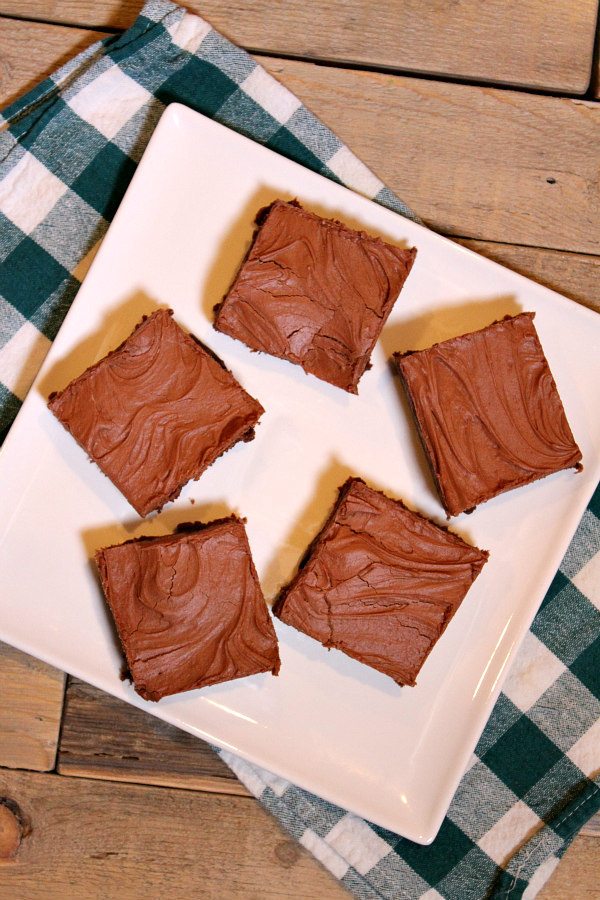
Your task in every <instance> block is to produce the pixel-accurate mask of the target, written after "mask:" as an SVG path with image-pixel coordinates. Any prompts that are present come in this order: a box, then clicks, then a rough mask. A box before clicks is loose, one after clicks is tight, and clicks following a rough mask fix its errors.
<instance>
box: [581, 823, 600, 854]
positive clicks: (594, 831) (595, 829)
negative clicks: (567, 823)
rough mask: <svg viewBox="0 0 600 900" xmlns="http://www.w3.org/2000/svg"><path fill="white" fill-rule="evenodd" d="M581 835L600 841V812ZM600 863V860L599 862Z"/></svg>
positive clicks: (585, 826)
mask: <svg viewBox="0 0 600 900" xmlns="http://www.w3.org/2000/svg"><path fill="white" fill-rule="evenodd" d="M581 834H584V835H586V836H587V837H595V838H598V839H600V812H597V813H596V815H595V816H593V817H592V818H591V819H590V820H589V822H587V823H586V824H585V825H584V826H583V828H582V829H581ZM599 863H600V860H599Z"/></svg>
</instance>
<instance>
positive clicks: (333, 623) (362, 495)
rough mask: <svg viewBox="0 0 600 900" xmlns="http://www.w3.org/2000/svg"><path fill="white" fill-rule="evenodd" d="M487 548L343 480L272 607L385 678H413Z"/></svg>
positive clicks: (400, 680)
mask: <svg viewBox="0 0 600 900" xmlns="http://www.w3.org/2000/svg"><path fill="white" fill-rule="evenodd" d="M487 558H488V553H487V551H485V550H478V549H477V547H472V546H471V545H469V544H467V543H465V541H463V540H462V539H461V538H460V537H458V535H455V534H452V532H450V531H448V530H447V529H446V528H440V527H439V526H438V525H435V524H434V523H433V522H430V521H429V520H428V519H426V518H424V517H423V516H421V515H419V514H418V513H415V512H412V511H411V510H409V509H407V508H406V506H404V504H403V503H402V502H401V501H399V500H392V499H390V498H389V497H387V496H386V495H385V494H382V493H381V492H380V491H375V490H373V489H372V488H370V487H368V486H367V485H366V484H365V483H364V481H362V480H361V479H360V478H350V479H349V480H348V481H347V482H346V483H345V484H344V485H342V487H341V488H340V494H339V498H338V501H337V503H336V505H335V507H334V509H333V512H332V513H331V515H330V517H329V519H328V521H327V523H326V524H325V526H324V528H323V530H322V531H321V532H320V534H319V535H318V536H317V538H316V539H315V540H314V542H313V543H312V545H311V546H310V547H309V549H308V552H307V554H306V556H305V558H304V560H303V561H302V563H301V564H300V569H299V571H298V574H297V575H296V577H295V578H294V579H293V580H292V582H291V583H290V584H289V585H288V586H287V587H286V588H284V590H283V591H282V592H281V594H280V595H279V597H278V599H277V602H276V604H275V606H274V607H273V612H274V614H275V615H276V616H278V617H279V618H280V619H281V621H282V622H285V623H286V624H288V625H292V626H293V627H294V628H297V629H298V630H299V631H303V632H304V633H305V634H307V635H309V636H310V637H312V638H314V639H315V640H317V641H320V642H321V643H322V644H323V645H324V646H325V647H336V648H337V649H338V650H342V651H343V652H344V653H346V654H347V655H348V656H351V657H353V658H354V659H357V660H358V661H359V662H362V663H365V664H366V665H368V666H372V667H373V668H374V669H377V670H378V671H379V672H383V674H384V675H389V677H390V678H393V679H394V681H396V682H397V683H398V684H400V685H414V684H416V678H417V675H418V673H419V671H420V669H421V667H422V666H423V663H424V662H425V660H426V659H427V657H428V656H429V653H430V652H431V650H432V649H433V647H434V645H435V644H436V642H437V641H438V640H439V638H440V636H441V634H442V632H443V631H444V629H445V628H446V626H447V625H448V622H449V621H450V619H451V618H452V616H453V615H454V613H455V612H456V610H457V609H458V607H459V606H460V604H461V603H462V601H463V599H464V597H465V594H466V593H467V591H468V590H469V588H470V587H471V584H472V583H473V582H474V581H475V578H476V577H477V576H478V575H479V572H480V571H481V569H482V567H483V565H484V564H485V562H486V561H487Z"/></svg>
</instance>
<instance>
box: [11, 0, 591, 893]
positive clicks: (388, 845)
mask: <svg viewBox="0 0 600 900" xmlns="http://www.w3.org/2000/svg"><path fill="white" fill-rule="evenodd" d="M171 101H179V102H181V103H186V104H187V105H189V106H191V107H193V108H194V109H196V110H199V111H200V112H202V113H204V114H205V115H209V116H212V117H213V118H215V119H217V120H218V121H220V122H222V123H224V124H226V125H228V126H230V127H232V128H235V129H236V130H238V131H241V132H243V133H244V134H246V135H249V136H250V137H252V138H254V139H255V140H257V141H260V142H262V143H264V144H266V145H267V146H268V147H271V148H272V149H273V150H276V151H278V152H280V153H283V154H284V155H286V156H289V157H291V158H292V159H294V160H296V161H298V162H300V163H303V164H304V165H306V166H308V167H310V168H311V169H314V170H316V171H317V172H321V173H322V174H324V175H326V176H328V177H329V178H334V179H337V180H338V181H340V182H342V183H343V184H346V185H347V186H349V187H351V188H354V189H355V190H358V191H360V192H362V193H364V194H366V195H367V196H369V197H372V198H373V199H374V200H376V201H377V202H379V203H383V204H385V205H387V206H389V207H391V208H392V209H394V210H396V211H398V212H400V213H402V214H404V215H407V216H410V217H412V218H414V215H413V213H411V212H410V210H408V209H407V207H406V206H404V204H403V203H401V201H399V200H398V199H397V198H396V197H395V196H394V195H393V194H392V193H391V192H390V191H389V190H388V189H387V188H386V187H385V186H384V185H383V184H382V182H381V181H379V179H378V178H377V177H376V176H375V175H373V174H372V173H371V172H370V171H369V170H368V169H367V168H366V167H365V166H364V165H363V164H362V163H361V162H360V161H359V160H358V159H357V158H356V157H355V156H353V155H352V153H351V152H350V151H349V150H348V148H347V147H345V146H344V145H343V144H342V143H341V142H340V141H339V140H338V138H337V137H336V136H335V135H334V134H332V132H331V131H329V129H327V128H326V127H325V126H324V125H323V124H322V123H321V122H320V121H318V119H316V118H315V117H314V116H313V115H312V114H311V113H310V112H309V111H308V110H307V109H305V107H304V106H302V104H301V103H300V101H299V100H298V99H297V98H296V97H295V96H294V95H293V94H291V93H290V92H289V91H288V90H286V89H285V88H284V87H283V86H282V85H280V84H279V83H278V82H276V81H275V80H274V79H273V78H271V77H270V76H269V75H268V74H267V73H266V72H265V71H264V69H262V68H261V67H260V66H258V65H257V64H256V63H255V62H254V60H253V59H252V58H251V57H250V56H248V55H247V54H246V53H245V52H243V51H241V50H239V49H238V48H236V47H234V46H233V45H232V44H231V43H229V42H228V41H227V40H225V39H224V38H223V37H222V36H221V35H219V34H218V33H216V32H215V31H214V30H213V29H212V28H211V27H210V26H209V25H208V24H207V23H206V22H204V21H203V20H202V19H200V18H198V17H197V16H193V15H190V14H188V13H186V12H185V11H184V10H183V9H181V8H180V7H177V6H175V5H173V4H171V3H169V2H161V0H152V2H150V3H148V4H147V5H146V6H145V7H144V9H143V11H142V14H141V15H140V17H139V18H138V20H137V21H136V22H135V24H134V25H133V26H132V27H131V28H130V29H129V31H127V32H125V33H124V34H122V35H120V36H114V37H109V38H107V39H106V40H104V41H101V42H100V43H98V44H95V45H94V46H92V47H90V48H89V49H87V50H86V51H84V52H83V53H82V54H80V55H79V56H77V57H76V58H75V59H73V60H72V61H71V62H70V63H68V64H67V65H66V66H63V68H62V69H60V70H59V71H58V72H57V73H55V74H54V75H53V76H51V77H50V78H48V79H47V80H46V81H44V82H43V83H42V84H40V85H39V86H38V87H36V88H34V89H33V90H32V91H31V92H30V93H29V94H27V95H26V96H25V97H24V98H22V99H21V100H19V101H17V102H16V103H14V104H13V105H12V106H10V107H9V108H8V109H6V110H5V111H4V114H3V117H1V118H0V160H1V161H0V382H2V383H1V384H0V415H1V419H0V424H1V426H2V430H3V433H5V432H6V430H7V429H8V427H9V425H10V422H11V421H12V418H13V417H14V415H15V413H16V412H17V410H18V407H19V405H20V403H21V401H22V400H23V398H24V396H25V394H26V393H27V390H28V388H29V386H30V384H31V381H32V380H33V377H34V376H35V374H36V372H37V369H38V368H39V365H40V364H41V362H42V360H43V358H44V355H45V353H46V351H47V349H48V347H49V346H50V342H51V341H52V339H53V338H54V336H55V335H56V332H57V330H58V328H59V326H60V323H61V321H62V319H63V317H64V315H65V313H66V311H67V309H68V308H69V306H70V304H71V302H72V300H73V298H74V296H75V294H76V292H77V289H78V287H79V284H80V279H81V278H82V276H83V273H84V271H85V269H86V265H87V262H88V261H89V258H90V256H91V254H92V253H93V250H94V248H95V247H96V245H97V244H98V242H99V240H100V239H101V238H102V236H103V234H104V233H105V231H106V229H107V227H108V223H109V222H110V220H111V218H112V216H113V215H114V213H115V210H116V208H117V206H118V205H119V202H120V200H121V198H122V196H123V193H124V191H125V189H126V187H127V184H128V183H129V181H130V179H131V176H132V175H133V172H134V170H135V167H136V163H137V162H138V160H139V158H140V156H141V154H142V152H143V150H144V147H145V145H146V143H147V141H148V139H149V137H150V134H151V133H152V130H153V128H154V125H155V123H156V121H157V119H158V117H159V116H160V114H161V113H162V111H163V110H164V108H165V105H166V104H168V103H169V102H171ZM599 714H600V491H597V492H596V495H595V497H594V498H593V500H592V502H591V504H590V506H589V508H588V510H587V511H586V513H585V515H584V516H583V519H582V520H581V523H580V525H579V528H578V531H577V534H576V535H575V537H574V539H573V542H572V544H571V546H570V548H569V551H568V552H567V554H566V556H565V558H564V560H563V562H562V564H561V567H560V570H559V572H558V573H557V575H556V577H555V579H554V582H553V584H552V587H551V588H550V590H549V592H548V594H547V596H546V598H545V600H544V603H543V605H542V607H541V609H540V611H539V613H538V615H537V617H536V619H535V622H534V624H533V625H532V628H531V630H530V631H529V633H528V634H527V637H526V639H525V641H524V644H523V646H522V648H521V650H520V653H519V655H518V657H517V659H516V662H515V664H514V666H513V668H512V671H511V673H510V675H509V678H508V681H507V683H506V685H505V688H504V691H503V693H502V695H501V697H500V699H499V700H498V702H497V704H496V706H495V708H494V711H493V713H492V716H491V718H490V721H489V722H488V725H487V727H486V729H485V731H484V733H483V735H482V737H481V739H480V741H479V744H478V746H477V748H476V751H475V754H474V755H473V757H472V759H471V762H470V765H469V768H468V770H467V772H466V773H465V775H464V777H463V779H462V782H461V784H460V787H459V789H458V792H457V794H456V797H455V798H454V801H453V803H452V806H451V808H450V811H449V813H448V816H447V818H446V819H445V821H444V824H443V826H442V829H441V831H440V833H439V835H438V837H437V838H436V840H435V841H434V843H433V844H432V845H431V846H430V847H421V846H418V845H416V844H413V843H411V842H410V841H407V840H405V839H403V838H400V837H398V836H397V835H395V834H391V833H390V832H388V831H385V830H384V829H382V828H379V827H377V826H374V825H372V824H370V823H368V822H365V821H364V820H362V819H360V818H358V817H357V816H355V815H352V814H350V813H347V812H346V811H345V810H343V809H338V808H336V807H334V806H332V805H331V804H329V803H325V802H324V801H322V800H320V799H319V798H317V797H314V796H312V795H310V794H308V793H307V792H305V791H302V790H300V789H298V788H297V787H295V786H294V785H291V784H289V783H287V782H285V781H284V780H282V779H280V778H276V777H274V776H273V775H271V774H270V773H267V772H264V771H262V770H260V769H258V768H257V767H255V766H251V765H249V764H248V763H246V762H243V761H242V760H240V759H238V758H236V757H234V756H232V755H231V754H228V753H226V752H223V751H219V752H220V755H221V757H222V758H223V759H224V760H225V761H226V762H227V763H228V764H229V765H230V766H231V768H232V769H233V770H234V771H235V772H236V774H237V775H238V776H239V777H240V778H241V780H242V781H243V782H244V783H245V784H246V786H247V787H248V788H249V789H250V790H251V791H252V792H253V793H254V794H255V795H256V796H257V797H259V798H260V800H261V802H262V803H263V804H264V806H265V807H266V808H267V809H268V810H270V811H271V812H272V813H273V814H274V815H275V816H276V817H277V818H278V819H279V821H280V822H281V823H282V824H283V825H284V826H285V827H286V828H287V829H288V831H289V832H291V834H292V835H294V837H296V838H297V839H298V841H299V842H300V843H301V844H302V845H303V846H304V847H306V848H307V849H309V850H310V851H311V852H312V853H314V854H315V856H316V857H317V858H318V859H319V860H321V862H322V863H324V865H325V866H327V868H329V870H330V871H331V872H332V873H333V874H334V875H335V876H336V877H337V878H339V879H340V880H341V881H342V883H343V884H344V885H345V886H346V887H347V888H348V889H349V890H350V891H352V892H354V893H355V894H356V895H357V896H358V897H363V898H373V897H384V898H408V900H417V898H420V900H425V898H426V900H434V898H439V897H445V898H453V900H454V898H455V900H469V898H483V897H486V898H489V897H498V898H511V900H515V898H517V897H527V898H531V897H533V896H535V894H536V893H537V891H538V890H539V888H540V887H541V886H542V884H543V883H544V882H545V880H546V879H547V878H548V877H549V875H550V874H551V872H552V871H553V869H554V867H555V866H556V865H557V863H558V860H559V859H560V857H561V855H562V853H563V852H564V851H565V849H566V847H567V846H568V844H569V842H570V841H571V840H572V838H573V836H574V835H575V834H576V833H577V831H578V829H579V828H580V827H581V826H582V825H583V823H584V822H585V821H586V820H587V819H588V818H589V817H590V816H591V815H592V813H594V812H595V811H596V810H597V809H598V808H599V807H600V789H599V787H598V775H597V770H598V769H600V724H599V719H600V715H599ZM594 779H596V780H594Z"/></svg>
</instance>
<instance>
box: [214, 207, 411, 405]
mask: <svg viewBox="0 0 600 900" xmlns="http://www.w3.org/2000/svg"><path fill="white" fill-rule="evenodd" d="M257 222H258V223H259V224H260V228H259V230H258V232H257V233H256V236H255V240H254V244H253V246H252V247H251V249H250V252H249V254H248V257H247V258H246V260H245V262H244V263H243V264H242V267H241V269H240V271H239V273H238V276H237V278H236V280H235V282H234V284H233V286H232V288H231V290H230V292H229V294H228V295H227V297H226V298H225V300H224V301H223V302H222V303H221V304H220V305H219V306H217V307H216V319H215V328H216V329H217V330H218V331H224V332H225V333H226V334H229V335H231V336H232V337H234V338H238V340H240V341H243V342H244V343H245V344H247V345H248V346H249V347H251V348H252V349H253V350H262V351H264V352H265V353H270V354H271V355H272V356H278V357H280V358H282V359H287V360H289V361H290V362H293V363H296V364H298V365H300V366H302V368H303V369H304V371H305V372H310V373H312V374H313V375H316V376H317V378H321V379H323V380H324V381H328V382H330V383H331V384H334V385H337V386H338V387H341V388H343V389H344V390H346V391H349V392H350V393H353V394H356V393H357V385H358V381H359V379H360V377H361V375H362V374H363V372H364V371H365V368H367V366H368V363H369V357H370V355H371V351H372V350H373V347H374V345H375V342H376V341H377V338H378V337H379V334H380V332H381V329H382V328H383V325H384V323H385V320H386V319H387V317H388V315H389V313H390V311H391V309H392V306H393V304H394V302H395V300H396V298H397V297H398V294H399V293H400V289H401V288H402V285H403V284H404V282H405V280H406V277H407V275H408V273H409V272H410V270H411V267H412V264H413V262H414V259H415V255H416V252H417V251H416V250H414V249H412V250H401V249H400V248H399V247H394V246H392V245H390V244H386V243H384V242H383V241H382V240H380V239H379V238H373V237H370V236H369V235H367V234H365V233H364V232H362V231H354V230H353V229H351V228H348V227H347V226H345V225H343V224H342V223H341V222H337V221H334V220H332V219H320V218H319V217H318V216H316V215H313V214H312V213H310V212H308V211H307V210H305V209H303V208H302V207H301V206H300V205H299V204H298V203H297V202H293V203H284V202H283V201H281V200H276V201H275V203H273V204H272V206H270V207H269V208H267V210H263V211H262V212H261V213H259V216H258V218H257Z"/></svg>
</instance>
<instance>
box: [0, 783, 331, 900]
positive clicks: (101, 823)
mask: <svg viewBox="0 0 600 900" xmlns="http://www.w3.org/2000/svg"><path fill="white" fill-rule="evenodd" d="M0 797H2V798H4V802H5V803H6V800H8V801H9V804H10V805H9V807H8V808H9V809H11V810H12V811H13V812H14V814H16V818H17V820H20V824H21V826H22V828H23V831H24V832H25V833H24V835H23V837H22V839H21V841H20V846H18V848H17V850H16V853H15V854H14V858H13V860H12V861H5V862H4V863H3V862H2V860H1V859H0V898H2V900H4V898H6V900H48V898H57V900H58V898H60V900H70V898H85V900H106V898H117V897H118V898H119V900H137V898H139V900H148V898H155V897H161V896H164V895H165V894H167V895H169V896H174V897H183V898H192V897H214V898H217V897H219V898H222V897H223V898H229V897H232V898H235V897H239V898H244V900H248V898H256V900H258V898H261V900H262V898H277V900H279V898H282V900H283V898H292V897H293V898H300V897H302V898H306V900H330V898H342V897H347V893H346V891H345V890H344V888H342V887H341V886H340V885H339V884H338V883H337V882H336V881H335V880H334V879H333V877H332V876H330V875H329V874H328V873H326V872H325V870H324V869H322V868H321V867H320V866H319V864H318V863H317V862H316V861H315V860H314V859H313V858H312V856H311V855H310V854H309V853H308V852H307V851H306V850H304V849H303V848H302V847H301V846H300V845H299V844H298V843H296V842H295V841H293V840H291V839H290V838H288V837H287V836H286V835H285V834H284V833H283V832H282V831H281V829H280V828H279V826H278V825H277V823H276V822H275V821H274V819H273V818H272V817H271V816H270V815H269V814H268V813H266V812H265V811H264V810H263V809H262V808H261V806H260V804H259V803H258V802H257V801H255V800H250V799H246V798H240V797H226V796H219V795H216V794H207V793H203V792H202V791H181V790H173V789H169V788H154V787H143V786H138V785H129V784H115V783H110V782H100V781H90V780H88V779H83V778H63V777H61V776H60V775H54V774H45V775H40V774H34V773H31V772H12V771H10V770H8V769H6V770H1V769H0Z"/></svg>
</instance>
